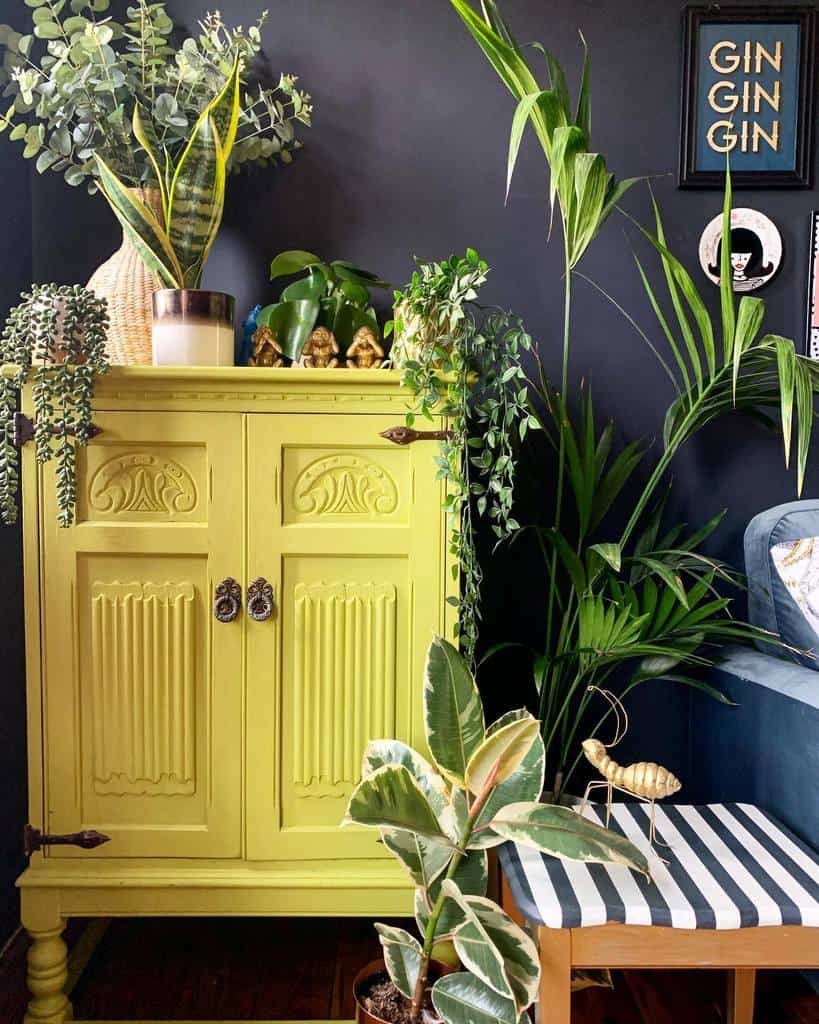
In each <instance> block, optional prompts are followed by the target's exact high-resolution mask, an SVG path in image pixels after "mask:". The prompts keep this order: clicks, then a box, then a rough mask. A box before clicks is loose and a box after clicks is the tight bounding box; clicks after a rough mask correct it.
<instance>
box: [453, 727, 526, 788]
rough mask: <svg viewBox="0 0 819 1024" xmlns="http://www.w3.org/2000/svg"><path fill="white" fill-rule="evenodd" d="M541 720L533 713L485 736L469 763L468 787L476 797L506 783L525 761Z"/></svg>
mask: <svg viewBox="0 0 819 1024" xmlns="http://www.w3.org/2000/svg"><path fill="white" fill-rule="evenodd" d="M539 734H540V723H539V722H538V720H537V719H536V718H535V717H533V716H532V715H528V716H526V717H523V718H519V719H516V720H514V721H511V722H508V723H507V724H506V725H504V726H503V728H501V729H498V730H497V731H495V732H493V733H492V734H491V735H488V736H487V737H486V739H484V741H483V743H481V745H480V746H479V747H478V748H477V750H476V751H475V752H474V753H473V754H472V756H471V757H470V759H469V763H468V764H467V766H466V787H467V789H468V790H469V791H470V792H471V793H473V794H474V795H475V796H480V795H481V794H482V793H483V792H484V790H485V789H487V788H491V787H492V786H494V785H496V784H498V783H500V782H505V781H506V779H508V778H509V777H510V775H512V774H514V772H515V771H517V769H518V768H519V767H520V765H521V764H522V763H523V759H524V758H525V757H526V755H527V754H528V753H529V750H530V749H531V747H532V744H533V743H534V742H535V737H536V736H538V735H539Z"/></svg>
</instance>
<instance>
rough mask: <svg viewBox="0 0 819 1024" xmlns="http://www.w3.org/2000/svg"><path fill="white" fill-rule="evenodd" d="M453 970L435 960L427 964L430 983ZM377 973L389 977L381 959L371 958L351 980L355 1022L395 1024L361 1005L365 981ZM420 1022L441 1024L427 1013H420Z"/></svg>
mask: <svg viewBox="0 0 819 1024" xmlns="http://www.w3.org/2000/svg"><path fill="white" fill-rule="evenodd" d="M455 971H456V968H455V967H450V966H449V965H448V964H443V963H439V961H437V960H433V961H431V962H430V965H429V982H430V985H432V984H434V983H435V982H436V981H437V980H438V978H441V977H443V976H444V975H445V974H454V973H455ZM379 974H383V975H385V976H386V977H389V975H388V974H387V966H386V964H385V963H384V961H383V960H373V961H372V962H371V963H368V964H367V966H366V967H362V969H361V970H360V971H359V972H358V974H357V975H356V976H355V981H354V982H353V995H354V996H355V1019H356V1024H395V1022H394V1021H391V1020H384V1018H382V1017H376V1016H375V1015H374V1014H372V1013H370V1011H369V1010H366V1009H365V1008H364V1006H363V1005H362V997H361V993H362V992H364V991H365V990H366V988H367V983H368V982H369V981H371V980H372V978H374V977H376V976H377V975H379ZM421 1022H422V1024H434V1022H440V1024H443V1022H441V1021H440V1018H439V1017H431V1016H430V1015H429V1014H427V1015H426V1016H423V1015H422V1018H421Z"/></svg>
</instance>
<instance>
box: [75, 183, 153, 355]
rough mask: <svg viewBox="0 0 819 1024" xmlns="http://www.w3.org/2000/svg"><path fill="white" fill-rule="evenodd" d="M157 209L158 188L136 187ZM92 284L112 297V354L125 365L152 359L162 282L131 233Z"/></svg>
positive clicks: (102, 295)
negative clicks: (154, 298) (155, 305)
mask: <svg viewBox="0 0 819 1024" xmlns="http://www.w3.org/2000/svg"><path fill="white" fill-rule="evenodd" d="M132 191H133V192H134V194H135V195H137V196H139V198H140V199H142V200H143V202H145V203H147V204H148V205H149V206H150V207H151V209H152V210H153V211H154V213H157V214H161V212H162V200H161V198H160V194H159V190H158V189H147V188H146V189H142V188H137V189H133V190H132ZM88 287H89V288H90V289H91V291H93V292H94V293H95V294H96V295H97V297H98V298H102V299H107V300H108V316H109V318H110V321H111V323H110V326H109V328H108V346H107V348H108V358H109V360H110V361H111V362H112V363H116V364H119V365H123V366H137V365H147V366H150V363H151V294H152V293H153V292H155V291H156V290H157V289H158V288H162V287H163V285H162V282H161V281H160V280H159V278H158V277H157V276H156V274H154V273H152V272H151V271H150V270H148V268H147V267H146V266H145V264H144V263H143V262H142V259H141V258H140V256H139V254H138V253H137V251H136V249H135V248H134V246H133V245H132V244H131V241H130V240H129V239H128V237H127V236H126V235H125V234H123V238H122V245H120V247H119V249H117V251H116V252H115V253H114V254H113V256H111V257H110V258H109V259H107V260H106V261H105V263H103V264H102V266H100V267H98V268H97V269H96V270H95V271H94V273H93V274H92V275H91V279H90V280H89V282H88Z"/></svg>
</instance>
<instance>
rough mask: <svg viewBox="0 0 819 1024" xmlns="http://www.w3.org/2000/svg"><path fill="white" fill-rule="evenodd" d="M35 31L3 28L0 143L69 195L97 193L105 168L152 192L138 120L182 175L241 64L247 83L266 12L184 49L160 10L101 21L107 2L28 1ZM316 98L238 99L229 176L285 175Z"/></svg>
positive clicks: (136, 0)
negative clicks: (17, 145) (270, 171)
mask: <svg viewBox="0 0 819 1024" xmlns="http://www.w3.org/2000/svg"><path fill="white" fill-rule="evenodd" d="M26 6H27V7H28V8H29V9H30V11H31V18H32V22H33V30H32V32H31V33H29V34H27V35H21V34H20V33H19V32H16V31H15V30H14V29H12V28H11V27H9V26H8V25H0V46H2V47H3V63H2V66H0V86H3V87H4V89H3V96H4V97H6V98H7V99H9V100H10V105H9V106H8V108H7V109H5V110H3V109H0V132H3V131H6V130H8V131H9V133H10V136H11V138H12V140H17V141H19V142H21V143H22V145H23V156H24V157H25V158H26V159H35V158H36V167H37V170H38V171H39V172H40V173H44V172H45V171H46V170H53V171H56V172H58V173H61V174H62V175H63V177H64V179H65V181H66V182H67V183H68V184H69V185H81V184H83V183H85V184H86V185H87V186H88V190H89V191H91V192H93V191H95V190H96V188H97V179H98V177H99V169H98V165H97V164H96V162H95V160H94V157H95V155H98V156H100V157H102V159H103V160H104V161H105V164H106V165H107V166H108V167H110V168H111V170H112V171H113V172H114V174H115V175H116V176H117V177H118V178H120V179H121V180H122V181H123V182H124V183H125V184H126V185H127V186H129V187H136V186H140V187H148V188H155V187H157V175H158V174H159V173H160V172H159V171H158V169H157V166H156V164H155V162H154V161H153V160H152V159H151V156H150V154H149V153H148V151H147V149H146V147H145V145H144V141H143V138H142V137H141V136H140V134H139V133H138V132H137V130H136V126H135V122H134V120H133V117H132V115H133V111H134V107H138V108H140V110H141V111H142V115H143V119H144V121H145V131H146V135H147V137H148V138H150V139H151V140H153V144H154V147H155V148H156V149H157V151H158V152H159V153H161V154H163V163H164V162H165V161H168V162H169V163H171V164H175V163H176V162H177V161H178V159H179V157H180V155H181V152H182V150H183V149H184V147H185V145H186V144H187V140H188V139H189V137H190V135H191V131H192V129H193V126H194V125H195V124H196V122H197V121H198V119H199V117H200V115H201V113H202V111H203V110H204V109H205V108H206V107H207V106H208V105H209V104H210V103H211V101H212V100H213V98H214V97H215V96H217V95H219V93H221V92H222V90H223V89H224V87H225V84H226V82H227V81H228V79H229V78H230V76H231V73H232V69H233V67H234V65H235V64H236V62H237V61H238V63H239V65H240V68H241V71H242V77H243V80H244V78H245V77H246V76H247V74H248V73H249V72H250V69H251V66H252V65H253V63H254V61H255V60H256V59H257V58H258V57H259V55H260V53H261V29H262V26H263V25H264V24H265V22H266V20H267V12H265V13H264V14H262V16H261V17H260V18H259V19H258V20H257V21H256V23H255V24H253V25H251V26H250V28H249V29H248V30H247V31H245V30H243V29H241V28H230V27H228V26H226V25H225V24H224V23H223V21H222V19H221V16H220V15H219V13H218V12H216V13H212V14H207V15H206V16H205V18H204V20H203V21H202V22H201V23H200V25H199V33H198V35H197V36H196V37H187V38H185V39H183V40H182V41H181V43H180V44H179V45H177V41H176V35H177V33H176V30H175V28H174V23H173V20H172V19H171V18H170V16H169V15H168V13H167V11H166V7H165V3H164V2H153V3H151V2H148V0H132V4H131V5H130V6H128V8H127V10H126V20H125V21H124V22H122V23H120V22H117V21H115V20H114V19H113V18H111V17H110V16H108V15H106V14H105V12H106V11H107V9H108V6H109V3H108V0H70V2H68V0H26ZM311 110H312V107H311V103H310V97H309V95H307V93H305V92H302V91H301V90H300V89H298V88H297V87H296V79H295V78H294V77H293V76H292V75H281V76H280V78H279V81H278V82H277V84H276V86H275V87H274V88H268V87H265V86H263V85H262V84H260V83H258V82H255V83H254V84H252V85H251V84H248V85H247V87H246V88H245V89H244V90H243V92H242V95H241V101H240V107H239V120H238V132H237V138H236V142H235V145H234V146H233V151H232V153H231V158H230V167H229V169H238V168H239V167H240V166H242V165H259V166H269V165H270V164H275V163H277V162H278V161H280V160H281V161H282V162H285V163H289V162H290V161H291V159H292V153H293V151H294V150H296V149H298V148H299V146H300V143H299V141H298V140H297V139H296V137H295V125H296V124H297V123H300V124H302V125H309V124H310V115H311Z"/></svg>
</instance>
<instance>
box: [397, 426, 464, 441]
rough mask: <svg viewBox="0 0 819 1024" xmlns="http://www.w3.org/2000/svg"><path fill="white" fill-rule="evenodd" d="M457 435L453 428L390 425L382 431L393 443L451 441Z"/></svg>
mask: <svg viewBox="0 0 819 1024" xmlns="http://www.w3.org/2000/svg"><path fill="white" fill-rule="evenodd" d="M454 436H455V435H454V434H453V433H452V431H451V430H414V429H413V428H412V427H402V426H396V427H390V428H389V429H388V430H382V431H381V437H385V438H386V439H387V440H388V441H392V443H393V444H414V443H415V442H416V441H451V440H452V438H453V437H454Z"/></svg>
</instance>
